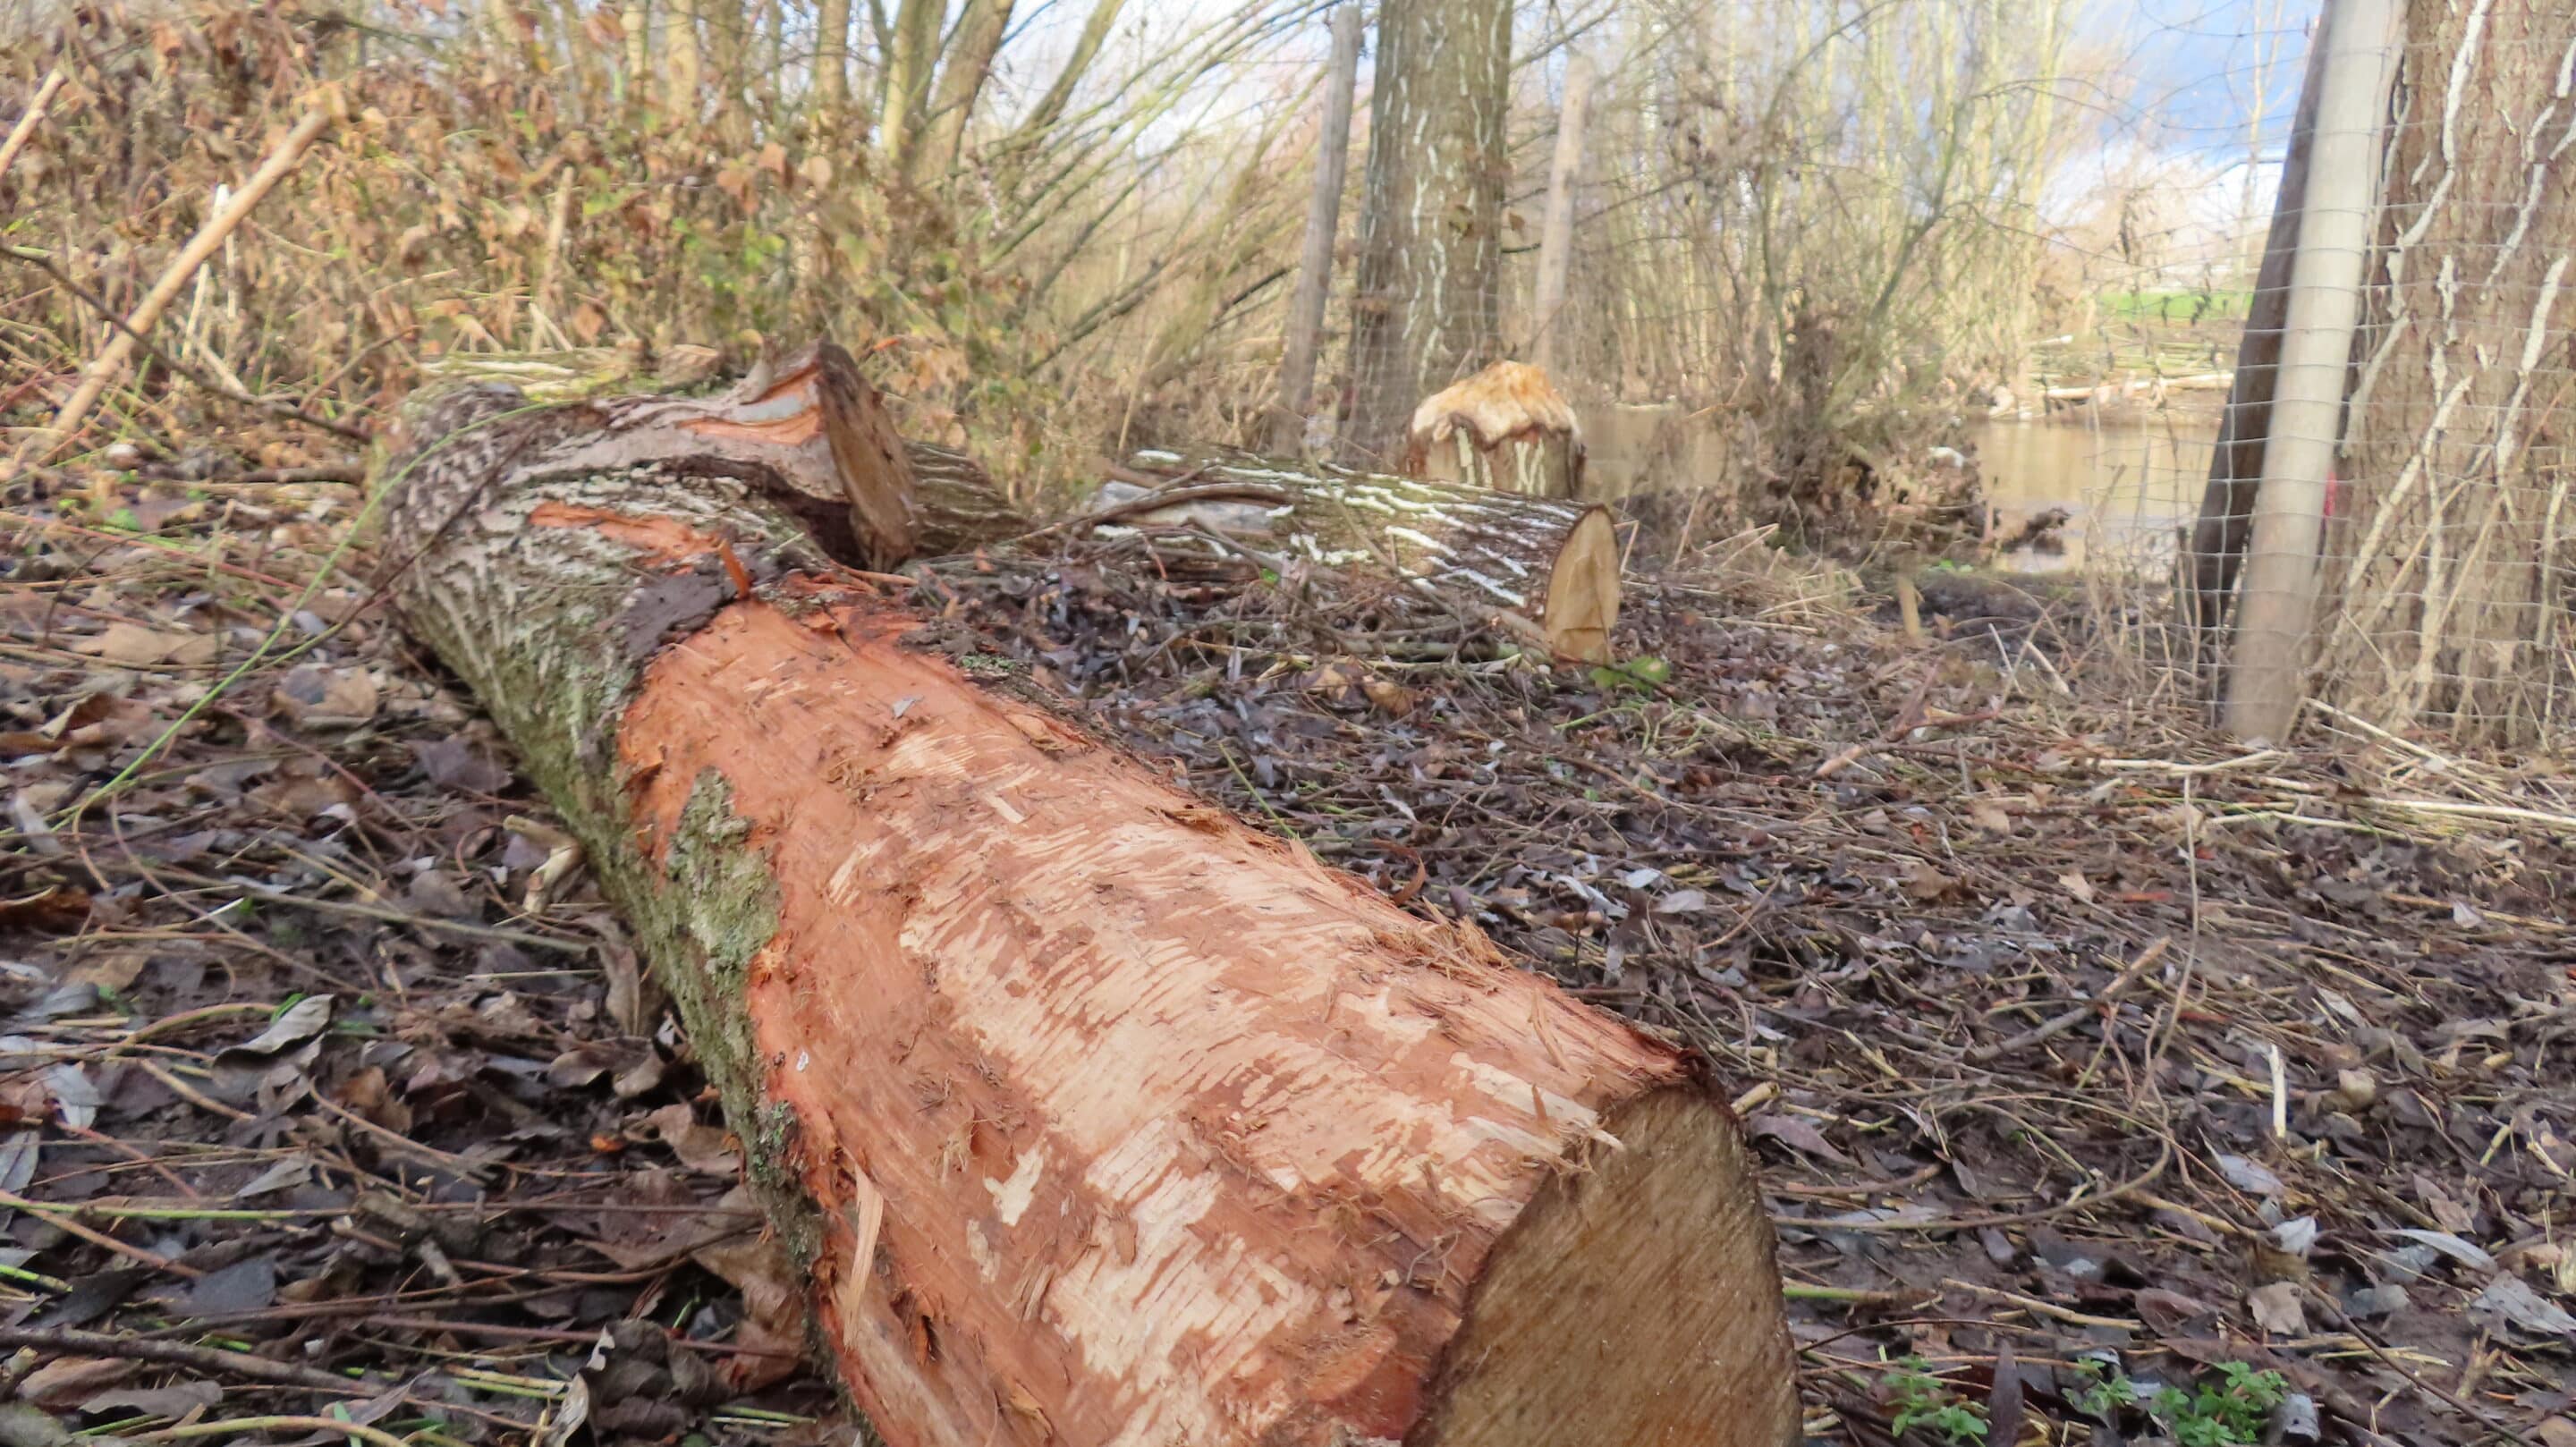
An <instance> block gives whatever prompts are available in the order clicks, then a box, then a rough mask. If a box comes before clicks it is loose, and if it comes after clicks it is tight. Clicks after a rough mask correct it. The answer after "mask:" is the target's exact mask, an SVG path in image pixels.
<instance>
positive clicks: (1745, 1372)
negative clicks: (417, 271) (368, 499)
mask: <svg viewBox="0 0 2576 1447" xmlns="http://www.w3.org/2000/svg"><path fill="white" fill-rule="evenodd" d="M510 396H511V394H509V393H507V392H506V391H503V390H501V389H492V388H478V389H470V390H467V391H464V392H460V393H456V394H453V395H451V396H449V397H447V398H444V399H442V400H441V401H439V402H438V403H436V404H435V405H433V406H430V407H428V408H426V409H424V411H423V412H422V414H421V415H419V416H418V417H416V418H415V420H414V422H413V424H412V428H411V435H412V439H413V440H412V443H411V444H410V445H411V448H412V451H410V452H409V453H407V454H403V455H398V456H397V457H396V458H395V459H394V460H393V462H392V464H391V466H390V469H389V472H388V477H389V482H388V484H387V485H388V486H389V487H390V488H391V496H389V497H388V498H387V499H386V500H385V504H386V510H385V516H386V518H387V531H388V539H387V542H388V554H389V556H390V557H392V558H394V559H396V560H399V563H400V571H399V573H398V574H397V575H396V576H395V578H394V580H393V581H394V589H395V596H396V599H397V602H398V604H399V606H400V609H401V612H402V616H403V618H404V621H405V622H406V624H407V625H408V626H409V627H410V629H411V630H412V632H413V633H414V634H415V635H416V636H417V637H419V638H420V639H421V640H423V641H424V642H425V643H427V644H428V645H429V646H431V647H432V648H434V649H435V650H436V651H437V652H438V654H439V656H440V657H442V658H444V659H445V660H446V661H447V662H448V664H449V665H450V666H451V667H453V668H454V669H455V670H456V671H457V673H458V674H459V675H460V676H461V677H462V678H463V679H464V680H465V682H466V683H467V684H468V685H469V686H470V687H471V688H472V689H473V690H474V692H475V693H476V694H477V695H478V696H479V697H480V698H481V699H482V701H483V703H484V705H485V706H486V707H487V708H488V709H489V710H490V712H491V714H492V716H493V717H494V719H495V720H496V721H497V722H498V723H499V724H500V726H501V728H502V729H503V730H504V731H505V732H506V733H507V734H508V736H509V737H510V738H511V740H512V741H513V742H514V743H515V744H516V745H517V747H518V749H519V750H520V752H521V755H522V757H523V759H524V761H525V765H526V769H527V772H528V774H529V776H530V777H531V778H532V779H534V780H535V781H536V782H537V783H538V785H539V786H540V787H542V788H543V789H544V791H545V793H546V795H547V796H548V797H549V798H550V799H552V800H553V801H554V803H555V804H556V805H557V806H558V808H560V810H561V811H562V813H563V816H564V818H565V820H566V822H567V824H568V825H569V826H570V827H571V828H572V830H573V831H574V832H575V833H576V834H577V835H578V836H579V837H580V839H581V840H582V842H583V844H584V846H585V847H586V848H587V850H588V852H589V859H590V861H591V863H592V865H593V867H594V868H595V870H596V871H597V873H598V876H599V878H600V881H601V883H602V886H603V888H604V889H605V891H606V892H607V894H608V896H609V898H610V899H611V900H612V901H613V902H614V903H615V904H616V905H617V906H618V907H619V909H620V910H621V911H622V913H623V914H624V916H625V918H626V919H627V920H628V921H629V922H630V923H631V924H632V925H633V927H634V928H635V931H636V933H637V935H638V937H639V939H640V941H641V942H642V945H643V947H644V951H645V953H646V955H647V956H648V957H649V958H650V960H651V961H652V964H653V967H654V969H655V970H656V972H657V974H658V975H659V976H660V978H661V980H662V982H663V983H664V984H665V986H666V987H667V988H668V989H669V991H670V993H671V995H672V997H673V998H674V999H675V1001H676V1002H677V1003H678V1006H679V1008H680V1011H681V1014H682V1016H683V1018H684V1020H685V1021H686V1023H687V1025H688V1027H689V1032H690V1039H691V1042H692V1045H693V1048H694V1050H695V1052H696V1054H697V1056H698V1058H699V1060H700V1061H701V1062H702V1063H703V1064H704V1067H705V1069H706V1071H707V1072H708V1074H709V1075H710V1077H711V1078H712V1079H713V1080H714V1081H715V1082H716V1084H717V1086H718V1087H719V1089H720V1091H721V1094H722V1097H723V1100H724V1104H725V1109H726V1113H727V1115H728V1118H729V1119H730V1120H731V1122H732V1124H733V1126H734V1128H735V1130H736V1132H737V1133H738V1134H739V1135H740V1136H741V1138H742V1140H743V1144H744V1148H745V1154H746V1157H747V1159H748V1161H749V1163H750V1170H751V1175H752V1177H753V1180H754V1182H755V1184H756V1185H757V1186H758V1187H759V1188H760V1191H761V1194H762V1196H763V1198H764V1202H765V1204H766V1206H767V1208H768V1209H769V1211H770V1213H771V1215H772V1217H773V1220H774V1222H775V1223H776V1228H777V1230H778V1233H779V1236H780V1238H781V1239H782V1241H783V1243H784V1244H785V1246H786V1247H787V1248H788V1249H789V1250H790V1251H791V1252H792V1253H793V1255H794V1256H795V1258H796V1259H797V1261H798V1262H799V1264H800V1266H801V1267H802V1268H803V1273H804V1278H805V1279H806V1280H807V1281H808V1283H809V1284H810V1291H811V1299H812V1305H813V1308H814V1313H815V1320H816V1328H817V1340H818V1343H819V1345H820V1347H821V1349H822V1350H823V1352H824V1353H825V1354H827V1355H828V1357H829V1359H830V1360H831V1361H832V1363H833V1364H834V1365H836V1366H837V1367H838V1369H839V1370H840V1372H841V1374H842V1376H843V1378H844V1380H846V1382H847V1383H848V1384H849V1386H850V1388H851V1390H852V1392H853V1393H854V1395H855V1396H856V1397H857V1399H858V1401H859V1402H860V1404H861V1405H862V1406H863V1407H864V1408H865V1410H866V1411H867V1412H868V1414H869V1415H870V1417H871V1418H872V1419H873V1420H874V1421H875V1424H876V1426H877V1427H878V1428H879V1430H880V1431H881V1432H882V1433H883V1434H884V1435H885V1437H886V1438H887V1439H888V1440H889V1441H890V1442H892V1443H894V1444H896V1447H984V1444H1023V1447H1041V1444H1050V1443H1052V1444H1065V1447H1087V1444H1109V1443H1133V1444H1139V1447H1144V1444H1157V1447H1159V1444H1164V1443H1181V1442H1186V1443H1191V1444H1194V1447H1224V1444H1255V1443H1258V1444H1263V1447H1327V1444H1344V1443H1355V1442H1361V1441H1395V1440H1399V1439H1400V1440H1402V1441H1404V1442H1407V1443H1412V1444H1418V1447H1434V1444H1436V1447H1447V1444H1458V1447H1466V1444H1474V1447H1507V1444H1515V1443H1531V1444H1537V1443H1547V1444H1550V1447H1586V1444H1597V1447H1628V1444H1639V1443H1667V1444H1681V1443H1689V1444H1726V1447H1736V1444H1741V1447H1782V1444H1786V1443H1788V1442H1791V1441H1793V1440H1794V1439H1795V1436H1796V1433H1797V1430H1798V1413H1797V1403H1796V1397H1795V1393H1794V1389H1793V1385H1792V1370H1791V1368H1792V1361H1791V1354H1790V1347H1789V1342H1788V1338H1787V1335H1786V1332H1785V1329H1784V1326H1783V1319H1782V1312H1781V1309H1780V1304H1779V1302H1780V1289H1779V1281H1778V1277H1777V1275H1776V1274H1775V1266H1774V1262H1773V1255H1772V1243H1771V1233H1770V1227H1769V1225H1768V1224H1767V1222H1766V1219H1765V1217H1764V1215H1763V1211H1762V1206H1761V1202H1760V1199H1759V1197H1758V1196H1757V1194H1756V1192H1755V1191H1754V1189H1753V1179H1752V1163H1751V1161H1750V1159H1749V1158H1748V1154H1747V1151H1746V1148H1745V1145H1744V1143H1743V1141H1742V1139H1741V1137H1740V1136H1739V1134H1738V1132H1737V1131H1736V1129H1735V1128H1734V1126H1733V1124H1732V1122H1731V1121H1730V1120H1729V1118H1728V1116H1727V1113H1726V1111H1725V1109H1724V1107H1723V1106H1722V1105H1721V1104H1720V1103H1719V1098H1718V1096H1717V1095H1716V1094H1714V1093H1713V1092H1712V1090H1711V1088H1710V1086H1709V1084H1708V1083H1707V1082H1705V1081H1704V1080H1702V1079H1701V1078H1700V1077H1699V1076H1698V1075H1697V1073H1696V1071H1695V1069H1694V1066H1693V1064H1692V1063H1691V1062H1690V1061H1689V1060H1687V1059H1685V1058H1684V1057H1683V1056H1682V1055H1681V1054H1680V1053H1679V1052H1677V1051H1675V1050H1673V1049H1671V1048H1669V1047H1667V1046H1665V1045H1663V1044H1661V1043H1659V1042H1657V1041H1655V1040H1652V1039H1649V1038H1647V1037H1646V1036H1644V1035H1641V1034H1639V1033H1637V1032H1636V1031H1634V1030H1632V1029H1631V1028H1629V1027H1628V1026H1626V1025H1624V1024H1622V1023H1620V1022H1618V1021H1616V1020H1614V1019H1612V1018H1610V1017H1607V1016H1604V1015H1601V1014H1598V1013H1596V1012H1594V1011H1592V1010H1590V1009H1587V1008H1585V1007H1583V1006H1581V1005H1579V1004H1577V1003H1575V1002H1573V1001H1571V1000H1570V999H1568V998H1567V997H1566V996H1565V995H1564V994H1563V993H1561V992H1560V991H1559V990H1558V989H1557V988H1556V987H1555V986H1554V985H1553V984H1551V983H1549V982H1547V981H1545V980H1543V979H1540V978H1538V977H1537V976H1534V975H1531V974H1526V973H1523V972H1520V971H1518V970H1515V969H1512V968H1510V967H1509V966H1508V965H1507V964H1506V963H1505V962H1504V961H1503V960H1501V959H1500V958H1499V957H1498V956H1497V955H1496V953H1495V951H1494V950H1493V948H1492V947H1491V946H1490V945H1489V944H1488V942H1487V941H1486V940H1485V939H1484V937H1483V936H1482V935H1481V934H1480V933H1478V932H1477V931H1476V930H1474V929H1473V928H1472V927H1468V926H1448V925H1435V924H1427V923H1425V922H1423V921H1421V920H1419V919H1416V918H1413V917H1411V916H1409V915H1407V914H1405V913H1403V912H1402V911H1401V910H1399V909H1397V908H1395V907H1394V906H1393V905H1390V904H1388V903H1387V902H1385V901H1384V900H1383V899H1381V898H1380V897H1379V896H1377V895H1376V894H1375V893H1373V892H1371V891H1370V890H1368V889H1367V888H1366V887H1365V886H1363V885H1361V884H1360V883H1358V882H1357V881H1355V880H1353V879H1350V878H1348V877H1346V876H1343V875H1339V874H1336V873H1333V872H1331V871H1328V870H1326V869H1324V868H1323V867H1322V866H1320V865H1319V864H1317V863H1316V862H1315V861H1314V859H1313V858H1312V857H1311V856H1310V855H1307V854H1306V853H1304V852H1303V851H1301V850H1299V849H1296V848H1295V847H1293V846H1291V845H1288V844H1284V843H1282V842H1280V841H1277V840H1275V839H1271V838H1269V837H1266V836H1263V835H1259V834H1256V833H1254V832H1252V831H1251V830H1249V829H1247V828H1246V827H1244V826H1243V825H1242V824H1240V823H1239V822H1238V821H1236V820H1235V819H1233V818H1232V817H1231V816H1229V815H1227V814H1225V813H1223V812H1222V811H1220V810H1217V809H1215V808H1212V807H1210V806H1209V805H1207V804H1205V803H1203V802H1201V801H1199V800H1197V799H1194V798H1192V797H1190V796H1188V795H1186V794H1183V793H1181V792H1179V791H1177V790H1175V789H1173V788H1172V787H1170V786H1169V785H1168V784H1166V783H1165V782H1163V781H1162V780H1161V779H1159V778H1158V777H1157V776H1156V775H1155V774H1154V773H1153V772H1151V771H1150V770H1148V769H1146V768H1145V767H1143V766H1141V765H1139V764H1138V763H1136V762H1135V761H1133V760H1131V759H1129V758H1128V757H1126V756H1124V755H1123V754H1121V753H1119V752H1117V751H1115V750H1113V749H1110V748H1107V747H1104V746H1102V745H1100V744H1098V743H1096V742H1094V741H1093V740H1091V739H1089V738H1087V737H1085V736H1084V735H1082V734H1080V733H1079V732H1077V731H1075V730H1074V729H1072V728H1069V727H1068V726H1066V725H1064V724H1062V723H1060V722H1058V721H1057V720H1056V719H1054V718H1053V717H1051V716H1049V715H1048V714H1045V713H1043V712H1041V711H1039V710H1038V709H1036V708H1033V707H1031V706H1029V705H1027V704H1025V703H1021V702H1016V701H1013V700H1011V699H1009V698H1006V697H1003V696H1000V695H997V694H995V693H992V692H989V691H987V690H986V689H984V688H983V687H980V686H979V685H978V684H977V683H976V682H975V681H974V680H973V679H972V678H970V677H969V676H967V675H965V674H963V673H961V672H960V671H959V670H958V669H957V668H956V667H953V666H951V664H950V663H949V662H947V661H946V660H944V659H942V658H940V657H937V656H932V655H928V654H924V653H920V652H915V651H912V650H910V649H907V648H906V647H905V646H904V642H903V640H904V638H905V636H906V635H907V634H908V633H910V632H911V631H913V630H914V629H915V627H916V626H917V623H918V622H919V620H918V619H917V618H916V617H915V616H914V615H913V614H911V613H910V612H908V611H907V610H906V609H905V608H904V607H903V606H902V604H901V602H900V597H901V592H900V590H897V591H896V592H894V593H881V592H879V591H877V590H876V589H875V587H874V586H872V585H871V584H870V583H869V582H867V581H865V580H863V579H862V578H861V577H860V576H859V575H857V574H854V573H851V572H848V571H845V570H844V569H842V568H840V567H838V566H836V565H835V564H834V563H833V562H832V561H831V560H830V559H828V558H827V557H826V556H825V554H824V552H823V551H822V549H821V548H820V547H819V546H818V545H817V543H816V542H815V540H814V539H813V538H811V537H810V536H808V535H807V534H806V533H805V532H804V530H803V529H802V527H801V526H800V525H799V524H798V522H797V521H796V520H795V518H794V517H792V516H791V515H790V514H789V513H788V512H787V511H786V510H785V507H784V505H783V503H782V502H781V501H780V500H779V495H778V490H777V488H776V487H775V485H774V483H764V482H763V481H761V480H758V479H754V478H750V477H746V476H742V475H735V474H730V473H723V472H716V473H710V472H708V471H706V470H704V469H694V468H690V467H686V466H675V465H673V464H671V463H668V462H646V463H639V464H633V465H623V466H613V467H604V468H599V469H595V470H591V471H586V472H584V471H565V470H544V469H537V470H531V469H528V468H526V467H524V466H521V465H519V462H518V459H521V458H524V457H526V456H528V455H531V454H535V453H545V452H549V451H551V452H554V453H557V454H561V453H563V452H566V451H568V450H572V449H575V448H577V446H578V439H576V438H575V437H573V436H571V435H570V429H574V428H577V427H579V426H582V425H585V424H586V423H587V422H588V419H589V414H586V413H584V412H582V411H580V410H579V409H577V408H576V409H566V410H564V411H560V412H548V413H538V414H533V415H525V416H506V417H504V416H501V415H500V414H501V413H502V412H504V411H505V410H506V408H507V406H508V404H509V401H510ZM438 439H444V440H443V441H440V440H438ZM424 447H426V448H428V449H429V450H427V451H426V452H423V451H421V450H420V449H422V448H424Z"/></svg>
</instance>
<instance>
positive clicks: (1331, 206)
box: [1270, 5, 1360, 453]
mask: <svg viewBox="0 0 2576 1447" xmlns="http://www.w3.org/2000/svg"><path fill="white" fill-rule="evenodd" d="M1332 25H1333V55H1332V61H1331V63H1330V64H1329V65H1327V66H1326V67H1325V70H1324V117H1323V120H1322V122H1321V123H1320V124H1318V125H1317V126H1316V128H1315V188H1314V190H1313V192H1312V193H1311V194H1310V195H1309V196H1308V198H1307V202H1306V234H1305V237H1304V239H1303V241H1302V242H1301V243H1300V244H1299V247H1298V251H1297V290H1296V293H1295V295H1293V296H1291V297H1290V298H1289V299H1288V335H1287V338H1286V340H1285V341H1284V342H1282V343H1281V345H1280V349H1279V410H1278V414H1277V415H1276V416H1274V417H1272V418H1271V420H1270V449H1271V451H1273V452H1281V453H1293V452H1297V451H1299V450H1300V449H1301V448H1302V447H1303V446H1304V445H1305V440H1306V433H1307V426H1306V412H1307V409H1308V408H1309V407H1311V406H1312V405H1313V403H1314V400H1315V356H1316V353H1317V352H1318V351H1319V350H1320V349H1321V347H1322V345H1323V337H1324V302H1325V301H1326V299H1327V298H1328V297H1329V295H1330V294H1331V292H1332V288H1333V238H1334V237H1335V236H1337V235H1338V234H1339V233H1340V230H1341V221H1342V184H1343V182H1344V181H1345V180H1346V179H1347V178H1348V177H1349V175H1350V152H1351V94H1352V91H1353V90H1354V89H1356V88H1357V86H1358V84H1359V70H1360V7H1359V6H1357V5H1344V6H1342V7H1341V8H1340V9H1338V10H1335V11H1334V12H1333V21H1332Z"/></svg>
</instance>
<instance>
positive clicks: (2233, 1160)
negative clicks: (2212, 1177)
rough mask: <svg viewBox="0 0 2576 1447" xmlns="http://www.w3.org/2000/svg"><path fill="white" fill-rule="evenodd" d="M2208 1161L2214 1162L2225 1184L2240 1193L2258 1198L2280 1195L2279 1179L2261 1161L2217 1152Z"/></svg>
mask: <svg viewBox="0 0 2576 1447" xmlns="http://www.w3.org/2000/svg"><path fill="white" fill-rule="evenodd" d="M2210 1159H2211V1160H2212V1161H2214V1162H2216V1164H2217V1166H2218V1173H2219V1174H2220V1175H2222V1176H2225V1177H2226V1178H2227V1184H2229V1185H2231V1186H2234V1187H2235V1188H2236V1189H2238V1190H2240V1191H2251V1192H2253V1193H2254V1194H2255V1195H2258V1196H2277V1195H2279V1194H2281V1191H2282V1186H2281V1178H2280V1177H2279V1176H2276V1175H2273V1174H2272V1171H2271V1168H2270V1167H2268V1166H2265V1165H2264V1164H2263V1163H2262V1162H2261V1161H2255V1160H2248V1159H2246V1158H2245V1157H2243V1156H2234V1155H2229V1154H2228V1153H2227V1152H2225V1151H2219V1152H2217V1153H2216V1154H2214V1155H2212V1156H2211V1157H2210Z"/></svg>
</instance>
